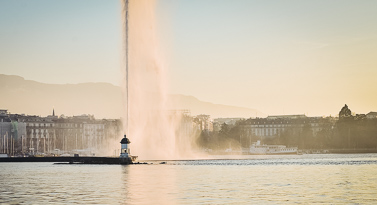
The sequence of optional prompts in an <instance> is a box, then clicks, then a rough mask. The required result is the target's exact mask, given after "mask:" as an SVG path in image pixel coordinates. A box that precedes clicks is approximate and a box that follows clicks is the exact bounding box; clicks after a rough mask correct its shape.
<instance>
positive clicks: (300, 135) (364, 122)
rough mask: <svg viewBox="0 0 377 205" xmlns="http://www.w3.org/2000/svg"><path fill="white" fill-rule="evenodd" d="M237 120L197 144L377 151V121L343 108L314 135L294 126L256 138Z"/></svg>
mask: <svg viewBox="0 0 377 205" xmlns="http://www.w3.org/2000/svg"><path fill="white" fill-rule="evenodd" d="M246 121H247V120H240V121H238V122H236V124H235V125H227V124H225V123H224V124H222V125H221V129H220V130H219V131H217V132H216V131H214V132H208V131H203V132H202V133H201V135H200V137H199V138H198V140H197V144H198V145H199V146H200V147H202V148H206V149H212V150H224V149H229V148H231V149H240V148H249V147H250V145H251V144H252V143H253V142H255V141H257V140H262V142H263V143H264V144H282V145H286V146H294V147H298V148H299V149H376V148H377V119H376V118H374V119H368V118H367V117H366V115H363V114H361V115H359V114H357V115H352V113H351V110H349V108H348V106H347V105H345V106H344V107H343V108H342V110H341V111H340V112H339V118H338V119H337V120H333V121H331V120H330V121H327V123H322V124H321V129H320V130H319V131H317V132H314V131H313V129H312V127H311V123H310V122H307V123H303V125H302V127H300V128H299V129H298V128H297V127H287V128H286V129H284V131H283V132H281V133H278V134H276V135H274V136H269V137H262V138H261V137H258V136H255V135H252V134H250V132H247V129H245V124H246V123H245V122H246Z"/></svg>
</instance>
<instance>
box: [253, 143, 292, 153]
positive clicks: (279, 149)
mask: <svg viewBox="0 0 377 205" xmlns="http://www.w3.org/2000/svg"><path fill="white" fill-rule="evenodd" d="M249 152H250V153H249V154H260V155H267V154H271V155H272V154H297V147H286V146H285V145H266V144H261V142H260V140H258V141H257V142H254V143H253V144H252V145H251V146H250V151H249Z"/></svg>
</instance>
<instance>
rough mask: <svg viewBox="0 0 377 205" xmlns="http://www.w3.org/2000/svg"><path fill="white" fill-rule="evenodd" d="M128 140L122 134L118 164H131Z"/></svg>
mask: <svg viewBox="0 0 377 205" xmlns="http://www.w3.org/2000/svg"><path fill="white" fill-rule="evenodd" d="M130 143H131V142H130V140H129V139H128V138H127V136H126V135H124V137H123V139H122V140H121V141H120V144H121V152H120V156H119V162H120V164H132V159H131V153H130V148H128V144H130Z"/></svg>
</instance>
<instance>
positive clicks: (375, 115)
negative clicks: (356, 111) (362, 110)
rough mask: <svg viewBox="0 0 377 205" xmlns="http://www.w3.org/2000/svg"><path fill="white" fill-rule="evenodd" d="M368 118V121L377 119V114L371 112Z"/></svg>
mask: <svg viewBox="0 0 377 205" xmlns="http://www.w3.org/2000/svg"><path fill="white" fill-rule="evenodd" d="M366 116H367V118H368V119H377V112H369V113H368V114H366Z"/></svg>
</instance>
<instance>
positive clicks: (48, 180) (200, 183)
mask: <svg viewBox="0 0 377 205" xmlns="http://www.w3.org/2000/svg"><path fill="white" fill-rule="evenodd" d="M233 158H239V159H217V160H189V161H167V164H159V162H156V161H154V162H152V163H153V164H148V165H128V166H126V165H124V166H122V165H54V164H53V163H0V170H1V171H0V204H47V203H55V204H77V203H78V204H308V203H327V204H375V203H377V202H376V201H377V154H345V155H332V154H322V155H298V156H238V157H234V156H233Z"/></svg>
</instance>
